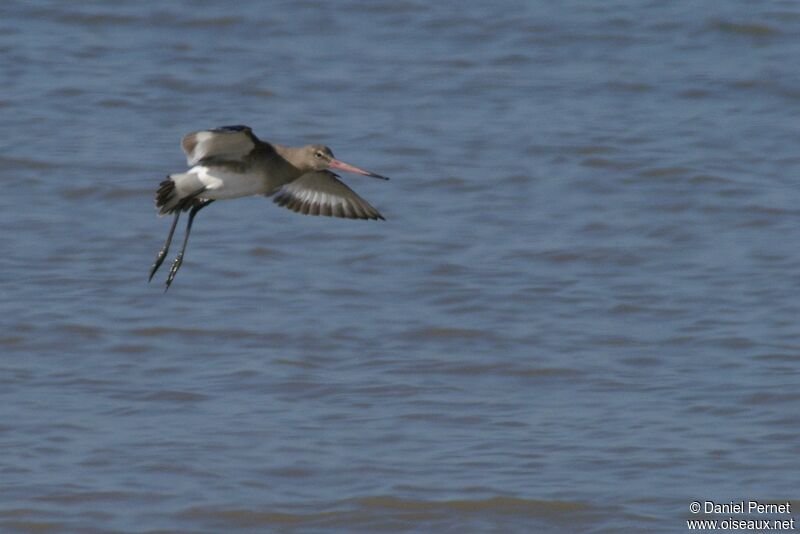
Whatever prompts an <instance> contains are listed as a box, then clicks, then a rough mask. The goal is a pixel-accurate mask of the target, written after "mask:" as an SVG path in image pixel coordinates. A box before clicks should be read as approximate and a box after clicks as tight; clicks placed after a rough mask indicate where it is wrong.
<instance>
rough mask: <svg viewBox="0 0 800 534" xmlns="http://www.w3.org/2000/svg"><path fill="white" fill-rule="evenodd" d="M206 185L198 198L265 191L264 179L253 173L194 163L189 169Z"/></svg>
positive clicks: (235, 196)
mask: <svg viewBox="0 0 800 534" xmlns="http://www.w3.org/2000/svg"><path fill="white" fill-rule="evenodd" d="M189 172H190V173H193V174H195V175H197V178H198V179H199V180H200V181H201V182H202V183H203V185H205V186H206V190H205V191H203V193H202V194H201V195H200V198H208V199H215V200H216V199H223V198H239V197H247V196H250V195H260V194H263V193H266V192H267V189H268V188H267V184H266V180H265V179H264V177H263V176H260V175H258V174H255V173H252V174H251V173H246V172H245V173H242V172H234V171H230V170H226V169H223V168H220V167H205V166H203V165H195V166H194V167H192V168H191V169H190V170H189Z"/></svg>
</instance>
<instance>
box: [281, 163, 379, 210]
mask: <svg viewBox="0 0 800 534" xmlns="http://www.w3.org/2000/svg"><path fill="white" fill-rule="evenodd" d="M273 201H274V202H275V203H276V204H277V205H279V206H285V207H287V208H289V209H290V210H292V211H295V212H298V213H303V214H308V215H325V216H327V217H342V218H347V219H373V220H378V219H380V220H385V219H384V218H383V215H381V214H380V212H379V211H378V210H376V209H375V208H374V207H372V206H371V205H370V204H369V202H367V201H366V200H364V199H363V198H361V197H360V196H358V195H357V194H356V193H355V191H353V190H352V189H350V188H349V187H347V186H346V185H345V184H344V182H342V181H341V180H339V179H338V178H337V177H336V175H335V174H333V173H332V172H330V171H316V172H308V173H306V174H304V175H302V176H301V177H300V178H298V179H297V180H295V181H293V182H289V183H288V184H286V185H284V186H283V187H282V188H281V189H280V190H278V192H277V194H276V195H275V197H274V198H273Z"/></svg>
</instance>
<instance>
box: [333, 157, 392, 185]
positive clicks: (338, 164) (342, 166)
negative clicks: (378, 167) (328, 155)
mask: <svg viewBox="0 0 800 534" xmlns="http://www.w3.org/2000/svg"><path fill="white" fill-rule="evenodd" d="M328 168H330V169H339V170H340V171H345V172H352V173H354V174H363V175H364V176H371V177H372V178H380V179H381V180H388V179H389V178H387V177H386V176H382V175H380V174H375V173H374V172H370V171H365V170H364V169H359V168H358V167H354V166H353V165H350V164H348V163H345V162H343V161H339V160H338V159H332V160H331V162H330V164H329V165H328Z"/></svg>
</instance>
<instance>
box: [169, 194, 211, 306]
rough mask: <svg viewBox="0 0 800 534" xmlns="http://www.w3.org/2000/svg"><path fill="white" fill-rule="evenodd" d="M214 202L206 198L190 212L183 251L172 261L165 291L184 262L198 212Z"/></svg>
mask: <svg viewBox="0 0 800 534" xmlns="http://www.w3.org/2000/svg"><path fill="white" fill-rule="evenodd" d="M212 202H214V201H213V200H206V201H204V202H203V203H202V204H197V205H196V206H194V207H193V208H192V210H191V211H190V212H189V222H188V223H186V235H185V236H184V237H183V246H181V251H180V252H179V253H178V256H177V257H176V258H175V260H174V261H173V262H172V267H171V268H170V270H169V276H167V283H166V287H164V292H165V293H166V292H167V290H168V289H169V286H170V284H172V281H173V280H174V279H175V275H176V274H177V273H178V269H180V268H181V264H182V263H183V253H184V252H186V245H187V244H188V243H189V234H190V233H191V231H192V222H194V217H195V215H197V212H198V211H200V210H201V209H203V208H205V207H206V206H208V205H209V204H211V203H212Z"/></svg>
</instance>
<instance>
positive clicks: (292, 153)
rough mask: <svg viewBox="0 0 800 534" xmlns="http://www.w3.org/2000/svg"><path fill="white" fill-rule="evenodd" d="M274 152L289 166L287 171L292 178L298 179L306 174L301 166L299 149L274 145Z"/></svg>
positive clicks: (306, 170)
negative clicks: (292, 175)
mask: <svg viewBox="0 0 800 534" xmlns="http://www.w3.org/2000/svg"><path fill="white" fill-rule="evenodd" d="M272 146H274V147H275V152H277V153H278V155H279V156H280V157H282V158H283V159H284V160H285V161H286V163H288V164H289V169H288V170H289V171H290V172H291V173H292V174H294V175H295V176H294V178H297V177H299V176H300V175H301V174H304V173H306V172H308V169H304V168H303V165H302V157H301V154H300V149H299V148H296V147H293V146H282V145H275V144H273V145H272Z"/></svg>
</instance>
